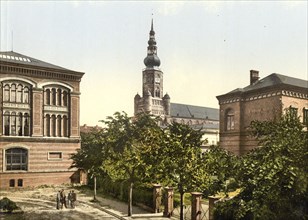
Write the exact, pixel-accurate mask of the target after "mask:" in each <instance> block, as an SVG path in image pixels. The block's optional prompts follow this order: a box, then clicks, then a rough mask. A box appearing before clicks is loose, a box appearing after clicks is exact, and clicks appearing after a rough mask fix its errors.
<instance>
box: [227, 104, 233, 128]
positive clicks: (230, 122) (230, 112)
mask: <svg viewBox="0 0 308 220" xmlns="http://www.w3.org/2000/svg"><path fill="white" fill-rule="evenodd" d="M225 126H226V130H227V131H230V130H234V110H233V109H228V110H227V112H226V116H225Z"/></svg>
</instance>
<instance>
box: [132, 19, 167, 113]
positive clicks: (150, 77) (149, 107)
mask: <svg viewBox="0 0 308 220" xmlns="http://www.w3.org/2000/svg"><path fill="white" fill-rule="evenodd" d="M144 64H145V66H146V67H145V69H143V71H142V97H141V96H140V95H139V94H137V95H136V96H135V100H134V102H135V105H134V106H135V108H134V113H135V115H136V114H137V113H140V112H147V113H149V114H153V115H156V116H162V117H163V118H165V117H164V116H170V97H169V95H168V94H165V96H163V88H164V87H163V82H164V81H163V72H162V71H161V70H160V69H159V66H160V59H159V58H158V56H157V46H156V40H155V31H154V28H153V19H152V23H151V30H150V37H149V40H148V47H147V56H146V58H145V59H144Z"/></svg>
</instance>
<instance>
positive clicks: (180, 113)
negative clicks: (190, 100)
mask: <svg viewBox="0 0 308 220" xmlns="http://www.w3.org/2000/svg"><path fill="white" fill-rule="evenodd" d="M170 114H171V117H182V118H194V119H211V120H219V109H216V108H208V107H201V106H194V105H186V104H178V103H171V104H170Z"/></svg>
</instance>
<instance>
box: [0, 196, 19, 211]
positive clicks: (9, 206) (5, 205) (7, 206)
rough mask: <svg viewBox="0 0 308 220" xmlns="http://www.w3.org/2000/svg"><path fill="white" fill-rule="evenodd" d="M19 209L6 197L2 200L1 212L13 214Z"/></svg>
mask: <svg viewBox="0 0 308 220" xmlns="http://www.w3.org/2000/svg"><path fill="white" fill-rule="evenodd" d="M16 209H19V208H18V206H17V205H16V203H15V202H13V201H12V200H10V199H8V198H7V197H4V198H3V199H1V200H0V210H3V211H6V212H9V213H11V212H12V211H14V210H16Z"/></svg>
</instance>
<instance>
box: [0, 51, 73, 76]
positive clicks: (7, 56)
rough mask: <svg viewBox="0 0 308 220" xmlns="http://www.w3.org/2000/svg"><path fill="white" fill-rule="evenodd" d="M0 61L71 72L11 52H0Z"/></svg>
mask: <svg viewBox="0 0 308 220" xmlns="http://www.w3.org/2000/svg"><path fill="white" fill-rule="evenodd" d="M0 61H5V62H11V63H17V64H25V65H31V66H35V67H44V68H52V69H57V70H64V71H72V70H69V69H65V68H63V67H60V66H56V65H53V64H51V63H47V62H44V61H41V60H38V59H35V58H32V57H28V56H25V55H23V54H20V53H16V52H13V51H0Z"/></svg>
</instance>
